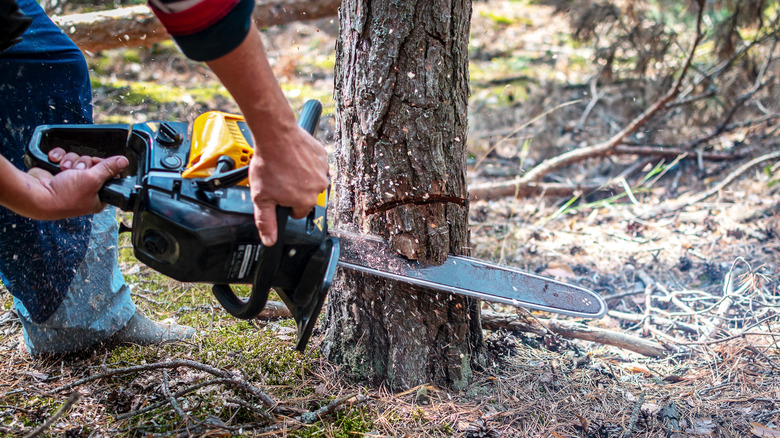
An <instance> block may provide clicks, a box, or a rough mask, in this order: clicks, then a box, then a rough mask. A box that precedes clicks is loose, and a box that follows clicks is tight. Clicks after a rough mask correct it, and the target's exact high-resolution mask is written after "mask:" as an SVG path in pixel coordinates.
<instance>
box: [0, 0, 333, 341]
mask: <svg viewBox="0 0 780 438" xmlns="http://www.w3.org/2000/svg"><path fill="white" fill-rule="evenodd" d="M150 6H151V8H152V9H153V10H154V12H155V14H156V15H157V16H158V17H159V19H160V20H161V21H162V23H163V24H164V25H165V27H166V29H167V30H168V32H169V33H170V34H171V35H172V36H173V38H174V40H175V41H176V42H177V44H178V45H179V47H180V48H181V49H182V51H183V52H184V54H185V55H187V56H188V57H190V58H191V59H193V60H197V61H205V62H206V64H207V65H208V66H209V67H210V68H211V70H212V71H213V72H214V73H215V74H216V75H217V77H218V78H219V79H220V81H221V82H222V83H223V85H224V86H225V88H226V89H227V90H228V91H229V92H230V93H231V95H232V96H233V97H234V99H235V100H236V103H237V104H238V106H239V108H240V109H241V111H242V113H243V115H244V117H245V119H246V122H247V125H248V126H249V128H250V131H251V133H252V135H253V137H254V143H255V145H256V146H255V154H254V156H253V158H252V160H251V162H250V169H249V181H250V189H251V193H252V200H253V202H254V206H255V222H256V225H257V229H258V232H259V233H260V236H261V239H262V241H263V243H264V244H265V245H266V246H270V245H273V243H274V242H275V241H276V240H277V229H276V228H277V227H276V216H275V215H276V206H277V205H283V206H287V207H290V208H291V211H292V213H291V215H292V216H293V217H295V218H300V217H304V216H305V215H306V214H307V213H308V212H309V211H310V210H311V208H312V207H313V206H314V204H315V202H316V199H317V195H318V194H319V193H321V192H322V191H324V190H325V189H326V188H327V186H328V177H327V174H328V163H327V152H326V151H325V149H324V147H323V146H322V145H321V144H320V143H319V142H317V141H316V140H315V139H314V138H313V137H312V136H311V135H309V134H308V133H307V132H306V131H305V130H303V129H302V128H300V127H299V126H298V125H297V123H296V120H295V115H294V113H293V111H292V109H291V108H290V106H289V104H288V102H287V100H286V98H285V96H284V94H283V93H282V91H281V89H280V88H279V85H278V84H277V82H276V78H275V77H274V75H273V72H272V70H271V68H270V65H269V63H268V60H267V58H266V56H265V49H264V47H263V44H262V41H261V39H260V35H259V34H258V31H257V29H256V28H255V25H254V23H253V22H252V19H251V15H252V12H253V10H254V2H253V1H252V0H231V1H214V0H199V1H198V0H196V1H192V0H188V1H164V0H151V1H150ZM0 50H1V51H2V53H0V101H1V102H2V105H0V121H2V123H0V155H1V156H0V205H1V206H2V208H0V278H2V281H3V284H4V285H5V287H6V288H7V289H8V290H9V291H10V292H11V294H12V295H13V297H14V305H15V307H16V309H17V313H18V315H19V318H20V320H21V322H22V327H23V333H24V340H25V345H26V347H27V350H28V351H29V352H30V354H32V355H34V356H37V355H41V354H47V353H72V352H78V351H82V350H84V349H86V348H89V347H90V346H92V345H95V344H98V343H101V342H106V341H107V342H112V343H113V342H117V343H118V342H132V343H138V344H152V343H157V342H161V341H167V340H183V339H187V338H189V337H191V336H192V335H193V334H194V330H193V329H191V328H189V327H185V326H179V325H166V324H160V323H156V322H153V321H151V320H149V319H147V318H146V317H145V316H143V315H142V314H141V313H140V312H139V311H138V310H137V309H136V308H135V305H134V304H133V302H132V300H131V298H130V292H129V289H128V287H127V285H126V284H125V282H124V279H123V278H122V275H121V273H120V271H119V268H118V264H117V247H118V245H117V231H118V227H117V221H116V216H115V213H114V210H113V209H112V208H107V209H104V208H103V207H104V205H103V204H102V203H101V202H100V200H99V199H98V196H97V192H98V190H99V189H100V187H101V186H102V184H103V182H105V181H106V180H108V179H109V178H112V177H114V176H116V175H118V174H119V173H120V172H121V171H122V170H123V169H124V168H125V167H126V166H127V160H126V159H125V158H124V157H110V158H107V159H104V160H101V159H96V158H92V157H82V156H78V155H76V154H73V153H65V152H64V151H63V150H62V149H59V148H57V149H54V150H52V151H51V152H50V154H49V156H50V159H51V160H52V161H55V162H58V163H59V164H60V167H61V169H63V172H60V173H58V174H57V175H54V176H53V175H51V174H49V173H47V172H45V171H43V170H41V169H32V170H29V171H26V172H25V171H23V169H24V164H23V154H24V148H25V146H26V144H27V143H28V142H29V140H30V136H31V135H32V132H33V130H34V129H35V127H36V126H38V125H42V124H84V123H91V122H92V107H91V89H90V82H89V75H88V70H87V66H86V62H85V60H84V57H83V55H82V54H81V52H80V51H79V50H78V48H77V47H76V46H75V45H74V44H73V42H72V41H70V39H69V38H68V37H67V36H66V35H65V34H64V33H63V32H62V31H60V30H59V28H57V26H56V25H55V24H54V23H53V22H52V21H51V20H50V19H49V18H48V17H47V16H46V14H45V12H44V11H43V10H42V9H41V8H40V6H38V4H37V3H36V2H35V1H34V0H0ZM271 169H272V170H271Z"/></svg>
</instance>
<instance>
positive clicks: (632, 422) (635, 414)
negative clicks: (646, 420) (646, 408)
mask: <svg viewBox="0 0 780 438" xmlns="http://www.w3.org/2000/svg"><path fill="white" fill-rule="evenodd" d="M644 402H645V391H642V392H641V393H640V394H639V398H638V399H637V400H636V403H634V409H633V410H632V411H631V418H629V420H628V425H627V426H626V430H625V431H623V438H631V437H632V436H634V428H636V423H637V421H639V413H640V412H642V403H644Z"/></svg>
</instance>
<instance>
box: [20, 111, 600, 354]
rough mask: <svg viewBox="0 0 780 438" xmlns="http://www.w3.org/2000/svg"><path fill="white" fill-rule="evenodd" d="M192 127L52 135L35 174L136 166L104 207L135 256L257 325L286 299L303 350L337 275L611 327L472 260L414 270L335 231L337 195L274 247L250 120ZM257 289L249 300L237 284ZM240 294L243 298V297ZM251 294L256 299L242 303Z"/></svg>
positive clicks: (564, 297)
mask: <svg viewBox="0 0 780 438" xmlns="http://www.w3.org/2000/svg"><path fill="white" fill-rule="evenodd" d="M321 112H322V106H321V105H320V103H319V102H318V101H316V100H310V101H308V102H306V104H305V105H304V107H303V109H302V110H301V113H300V116H299V119H298V124H299V126H301V127H302V128H303V129H305V130H306V131H308V132H309V133H311V134H312V135H313V134H314V132H315V130H316V127H317V125H318V124H319V119H320V115H321ZM188 132H189V126H188V124H187V123H183V122H167V121H159V122H146V123H141V124H132V125H128V124H109V125H42V126H39V127H37V128H36V130H35V132H34V133H33V136H32V139H31V141H30V144H29V145H28V147H27V151H26V155H25V160H26V164H27V165H28V166H29V167H35V166H37V167H41V168H43V169H46V170H48V171H49V172H52V173H56V172H59V171H60V169H59V166H58V165H57V164H56V163H53V162H51V161H50V160H49V158H48V156H47V154H48V152H49V151H51V150H52V149H54V148H55V147H60V148H63V149H65V150H66V151H68V152H74V153H77V154H79V155H89V156H94V157H109V156H113V155H124V156H125V157H127V159H128V161H129V163H130V164H129V166H128V167H127V168H126V169H125V170H124V171H123V172H122V174H120V175H119V176H118V177H117V178H114V179H111V180H109V181H107V182H106V183H105V185H104V186H103V187H102V189H101V190H100V192H99V196H100V199H101V200H102V201H103V202H105V203H107V204H111V205H114V206H116V207H118V208H119V209H121V210H123V211H127V212H132V213H133V219H132V226H131V227H128V226H126V225H124V224H123V225H121V226H120V231H121V232H125V231H129V232H130V233H131V240H132V245H133V251H134V254H135V257H136V258H137V259H138V260H139V261H140V262H142V263H144V264H146V265H148V266H150V267H151V268H153V269H154V270H156V271H158V272H160V273H162V274H164V275H167V276H169V277H172V278H174V279H176V280H179V281H182V282H195V283H209V284H212V292H213V293H214V296H215V297H216V298H217V300H218V301H219V303H220V304H221V305H222V306H223V307H224V308H225V310H226V311H227V312H228V313H230V314H231V315H233V316H235V317H237V318H242V319H251V318H254V317H256V316H257V315H258V314H259V313H260V312H261V311H262V310H263V308H264V307H265V305H266V302H267V300H268V295H269V292H270V290H272V289H273V290H275V291H276V293H277V294H278V295H279V297H280V298H281V299H282V301H283V302H284V303H285V305H286V306H287V308H288V309H289V310H290V313H291V314H292V315H293V317H294V319H295V322H296V324H297V327H298V336H297V343H296V349H298V350H300V351H303V350H304V349H305V347H306V344H307V343H308V341H309V339H310V337H311V334H312V330H313V329H314V327H315V325H316V322H317V318H318V316H319V314H320V312H321V311H322V306H323V303H324V301H325V297H326V295H327V292H328V289H329V288H330V285H331V283H332V282H333V277H334V275H335V273H336V267H337V266H341V267H342V268H344V269H350V270H354V271H359V272H363V273H366V274H370V275H377V276H380V277H384V278H389V279H393V280H397V281H401V282H405V283H409V284H413V285H416V286H422V287H426V288H431V289H435V290H439V291H444V292H448V293H452V294H458V295H465V296H469V297H474V298H479V299H483V300H488V301H494V302H499V303H504V304H508V305H512V306H517V307H525V308H530V309H537V310H543V311H548V312H555V313H562V314H566V315H572V316H578V317H584V318H599V317H601V316H603V315H604V314H605V313H606V311H607V307H606V304H605V303H604V300H603V299H602V298H601V297H600V296H599V295H597V294H595V293H594V292H591V291H589V290H587V289H584V288H581V287H578V286H574V285H570V284H566V283H563V282H560V281H557V280H554V279H551V278H545V277H542V276H538V275H534V274H530V273H527V272H524V271H521V270H518V269H514V268H512V267H507V266H500V265H496V264H492V263H489V262H486V261H482V260H478V259H475V258H471V257H463V256H454V255H451V256H449V257H448V258H447V260H446V261H445V262H444V264H442V265H430V264H426V263H424V262H422V261H416V260H409V259H406V258H404V257H402V256H400V255H399V254H398V253H396V252H395V251H394V250H393V249H391V248H390V246H389V245H388V244H387V242H385V241H384V240H383V239H381V238H379V237H374V236H366V235H360V234H356V233H351V232H347V231H339V230H330V231H329V230H328V223H327V203H328V191H327V190H326V191H325V192H323V193H321V194H320V195H319V197H318V199H317V203H316V205H315V206H314V208H313V209H312V210H311V212H310V213H309V214H308V216H307V217H305V218H302V219H292V218H289V213H290V209H289V208H286V207H278V208H277V222H278V227H279V232H278V238H277V242H276V244H274V245H273V246H270V247H265V246H263V244H262V242H261V241H260V237H259V235H258V232H257V229H256V228H255V221H254V205H253V203H252V199H251V196H250V192H249V184H248V180H247V178H248V169H249V167H248V165H249V161H250V160H251V158H252V154H253V143H252V135H251V134H250V132H249V129H248V127H247V125H246V123H245V121H244V120H243V118H242V117H241V116H237V115H233V114H228V113H224V112H219V111H209V112H206V113H204V114H202V115H200V116H199V117H198V118H197V119H196V120H195V121H194V123H193V127H192V132H191V135H189V136H188V135H187V133H188ZM239 284H244V285H247V284H248V285H251V293H249V295H248V297H242V296H239V295H237V294H236V292H235V291H234V290H233V287H232V286H231V285H239ZM237 289H238V288H237ZM242 295H245V294H242Z"/></svg>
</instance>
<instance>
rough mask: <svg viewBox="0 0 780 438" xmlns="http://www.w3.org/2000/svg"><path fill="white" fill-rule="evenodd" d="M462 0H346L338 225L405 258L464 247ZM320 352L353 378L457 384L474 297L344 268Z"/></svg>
mask: <svg viewBox="0 0 780 438" xmlns="http://www.w3.org/2000/svg"><path fill="white" fill-rule="evenodd" d="M470 20H471V2H470V0H417V1H413V0H410V1H402V2H397V1H389V0H379V1H372V2H369V1H366V0H346V1H343V2H342V7H341V10H340V36H339V41H338V43H337V52H338V54H337V62H336V79H335V82H336V84H335V92H334V93H335V96H336V108H337V115H338V129H337V138H338V139H337V146H336V149H337V150H336V154H337V163H338V165H337V166H338V167H337V172H336V175H335V190H336V194H337V200H336V208H335V212H336V214H337V217H336V224H337V226H338V227H339V228H343V229H351V230H354V231H360V232H363V233H370V234H378V235H382V236H384V237H385V238H387V239H388V240H389V241H390V242H391V244H392V245H393V246H394V248H395V249H396V250H397V251H398V252H400V253H401V254H403V255H404V256H406V257H409V258H413V259H421V260H427V261H429V262H433V263H442V262H443V261H444V259H445V258H446V257H447V255H448V254H449V253H454V254H466V253H468V251H469V229H468V224H467V221H468V194H467V188H466V167H465V145H466V132H467V112H466V110H467V103H468V94H469V88H468V81H469V78H468V37H469V25H470ZM327 317H328V336H327V339H326V342H325V351H326V354H327V355H328V357H329V359H330V360H332V361H334V362H336V363H339V364H341V365H342V366H343V367H344V369H345V371H347V372H349V373H351V374H352V375H353V376H354V377H356V378H358V379H361V380H367V381H369V382H372V383H374V384H379V383H382V382H387V383H388V384H389V385H390V387H392V388H393V389H405V388H410V387H413V386H415V385H419V384H422V383H427V382H434V383H435V384H437V385H441V386H448V387H454V388H461V387H463V386H464V385H465V384H467V383H468V382H469V380H470V379H471V377H472V374H473V371H474V367H475V366H479V364H480V363H481V362H483V360H484V358H483V355H484V353H483V348H482V341H483V340H482V333H481V330H480V321H479V303H478V301H476V300H471V299H466V298H462V297H455V296H450V295H448V294H436V293H434V292H431V291H427V290H422V289H417V288H412V287H410V286H407V285H402V284H399V283H396V282H389V281H384V280H379V279H376V278H374V277H368V276H364V275H361V274H355V273H349V272H344V271H342V272H341V274H340V275H339V277H338V281H337V282H336V285H335V287H334V290H333V292H332V293H331V295H330V299H329V307H328V312H327Z"/></svg>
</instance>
